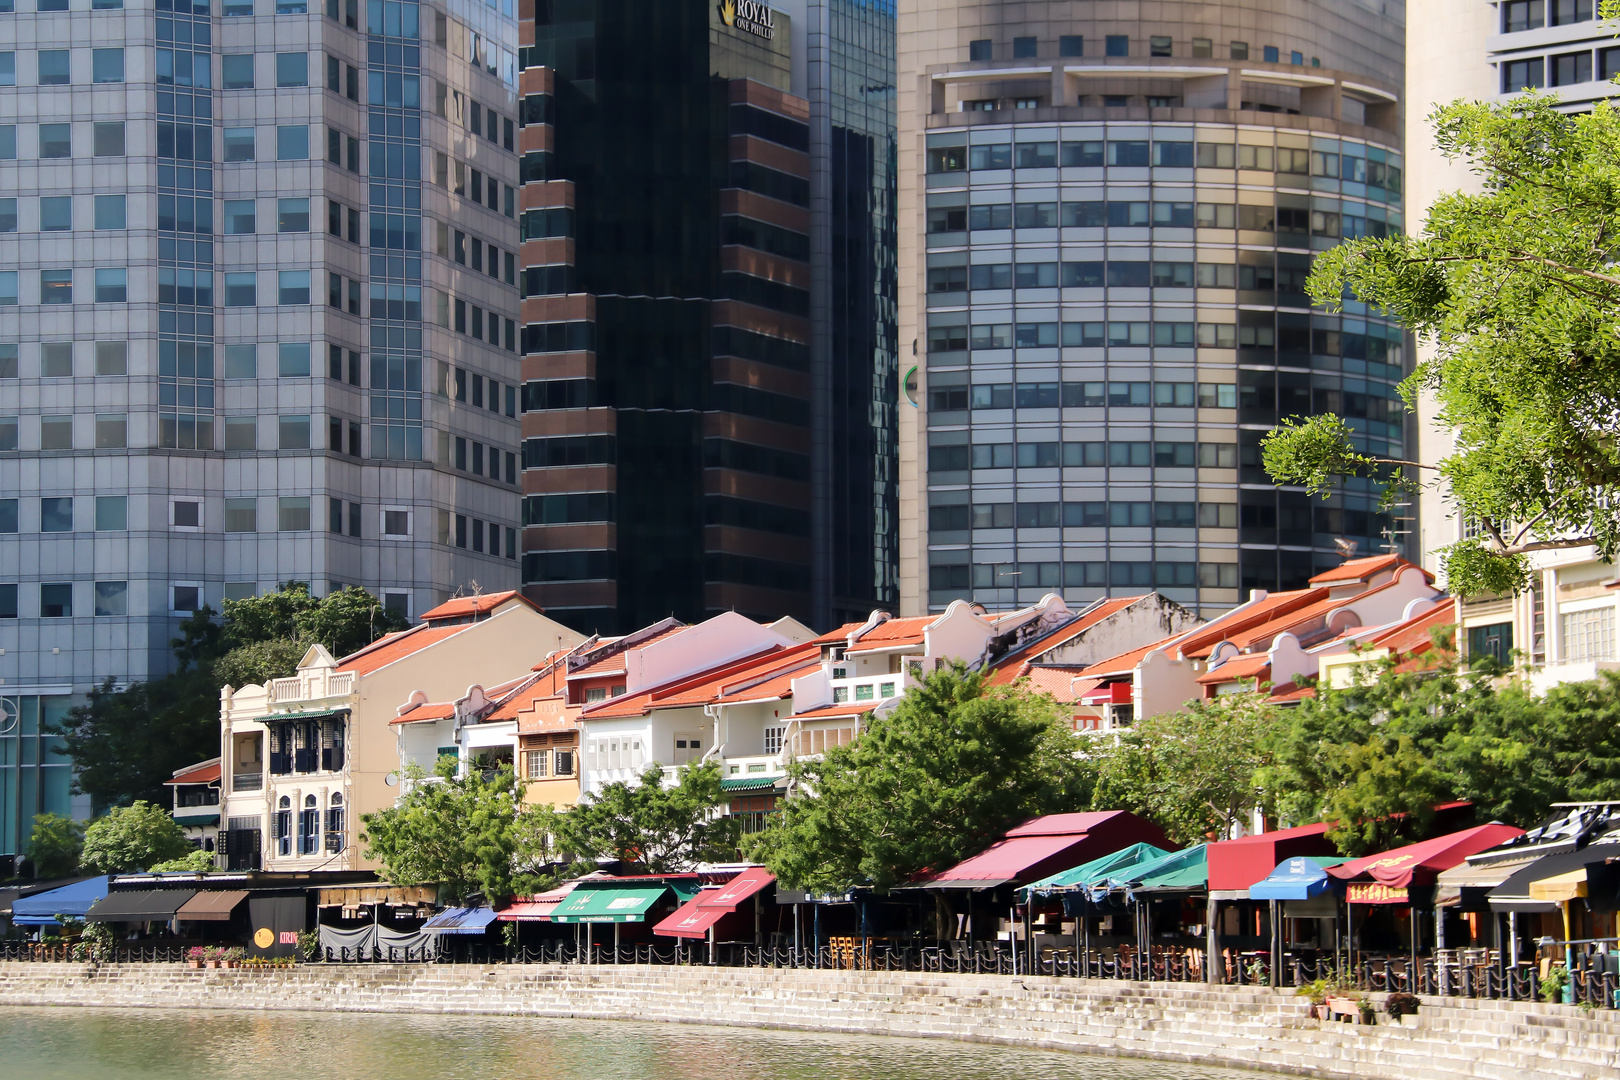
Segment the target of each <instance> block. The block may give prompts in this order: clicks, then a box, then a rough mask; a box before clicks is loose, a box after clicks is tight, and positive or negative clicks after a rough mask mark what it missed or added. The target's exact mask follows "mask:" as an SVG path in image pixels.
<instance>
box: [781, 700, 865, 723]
mask: <svg viewBox="0 0 1620 1080" xmlns="http://www.w3.org/2000/svg"><path fill="white" fill-rule="evenodd" d="M880 704H882V702H878V701H846V702H844V703H842V704H839V705H823V706H821V708H819V709H809V710H806V711H805V712H800V713H794V714H793V716H792V719H794V720H836V719H838V718H839V717H843V716H864V715H865V714H866V713H869V712H871V711H872V710H873V709H875V708H877V707H878V706H879V705H880Z"/></svg>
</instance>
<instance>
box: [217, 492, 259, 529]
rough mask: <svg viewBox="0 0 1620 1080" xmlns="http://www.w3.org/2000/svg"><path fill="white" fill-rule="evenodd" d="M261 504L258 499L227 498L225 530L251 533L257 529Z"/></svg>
mask: <svg viewBox="0 0 1620 1080" xmlns="http://www.w3.org/2000/svg"><path fill="white" fill-rule="evenodd" d="M258 517H259V506H258V500H257V499H251V498H236V499H226V500H225V531H226V532H228V533H250V532H255V531H257V529H258V527H259V525H258Z"/></svg>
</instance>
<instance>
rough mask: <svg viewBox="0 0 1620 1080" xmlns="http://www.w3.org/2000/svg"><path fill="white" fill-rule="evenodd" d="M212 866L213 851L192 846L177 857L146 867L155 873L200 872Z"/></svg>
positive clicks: (210, 868)
mask: <svg viewBox="0 0 1620 1080" xmlns="http://www.w3.org/2000/svg"><path fill="white" fill-rule="evenodd" d="M213 868H214V853H213V852H211V851H204V850H203V849H202V848H192V849H191V851H189V852H188V853H186V854H185V855H182V856H180V857H179V858H178V859H166V860H164V861H163V862H160V863H156V864H154V865H152V866H149V867H147V869H148V870H150V871H152V872H153V873H157V874H179V873H192V874H201V873H205V872H207V871H209V870H212V869H213Z"/></svg>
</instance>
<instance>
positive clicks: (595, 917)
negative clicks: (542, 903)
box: [551, 885, 670, 923]
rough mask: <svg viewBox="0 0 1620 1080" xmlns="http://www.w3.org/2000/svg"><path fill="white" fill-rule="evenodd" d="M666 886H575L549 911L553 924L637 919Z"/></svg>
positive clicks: (660, 897)
mask: <svg viewBox="0 0 1620 1080" xmlns="http://www.w3.org/2000/svg"><path fill="white" fill-rule="evenodd" d="M669 891H670V889H669V886H668V885H621V886H618V887H617V888H606V889H575V890H574V891H573V892H572V893H570V894H569V896H568V899H566V900H564V901H563V902H562V903H561V904H558V905H557V907H556V908H555V909H554V910H553V911H552V913H551V921H552V922H554V923H616V922H617V923H629V922H641V921H642V920H643V919H645V918H646V916H647V911H648V909H650V908H651V907H652V906H653V905H654V904H656V903H658V901H659V900H661V899H663V898H664V897H665V896H666V895H668V893H669Z"/></svg>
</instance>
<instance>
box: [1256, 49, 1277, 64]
mask: <svg viewBox="0 0 1620 1080" xmlns="http://www.w3.org/2000/svg"><path fill="white" fill-rule="evenodd" d="M1260 55H1261V56H1263V57H1264V58H1265V62H1266V63H1268V64H1280V63H1282V51H1281V50H1280V49H1278V48H1277V46H1275V45H1267V46H1264V47H1263V48H1262V49H1261V50H1260Z"/></svg>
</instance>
